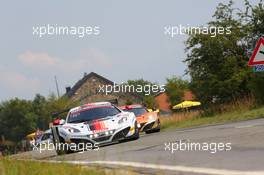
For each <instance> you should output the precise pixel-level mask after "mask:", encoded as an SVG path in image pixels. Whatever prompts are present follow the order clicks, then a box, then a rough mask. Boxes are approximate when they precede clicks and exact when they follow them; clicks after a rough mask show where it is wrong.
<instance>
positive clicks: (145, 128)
mask: <svg viewBox="0 0 264 175" xmlns="http://www.w3.org/2000/svg"><path fill="white" fill-rule="evenodd" d="M119 108H120V109H122V110H123V111H127V112H133V113H134V114H135V115H136V118H137V123H138V127H139V129H140V131H142V132H145V133H146V134H149V133H153V132H159V131H160V119H159V116H158V113H157V112H156V111H151V112H149V111H148V110H147V109H146V108H145V107H144V106H143V105H140V104H134V105H126V106H121V107H119Z"/></svg>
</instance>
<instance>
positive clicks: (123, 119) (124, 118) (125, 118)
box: [118, 117, 127, 124]
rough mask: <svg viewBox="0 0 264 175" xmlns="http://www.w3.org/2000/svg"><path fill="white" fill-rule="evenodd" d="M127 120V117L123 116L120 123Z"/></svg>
mask: <svg viewBox="0 0 264 175" xmlns="http://www.w3.org/2000/svg"><path fill="white" fill-rule="evenodd" d="M126 121H127V117H123V118H121V119H120V120H119V121H118V124H122V123H124V122H126Z"/></svg>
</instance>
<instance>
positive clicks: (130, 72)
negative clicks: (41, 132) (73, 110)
mask: <svg viewBox="0 0 264 175" xmlns="http://www.w3.org/2000/svg"><path fill="white" fill-rule="evenodd" d="M220 2H223V3H227V2H228V0H214V1H212V0H203V1H197V0H184V1H181V0H177V1H176V0H156V1H153V0H144V1H142V0H133V1H132V0H130V1H123V0H105V1H102V0H97V1H91V0H83V1H67V2H66V1H52V0H47V1H39V2H37V1H34V0H29V1H12V0H11V1H5V2H2V3H1V7H0V21H1V27H0V38H1V41H0V101H5V100H8V99H11V98H15V97H18V98H23V99H33V98H34V96H35V94H36V93H40V94H42V95H44V96H47V95H49V94H51V93H53V92H56V86H55V81H54V76H55V75H56V77H57V79H58V85H59V90H60V93H61V94H63V93H65V87H66V86H73V85H74V84H75V83H76V82H77V81H78V80H79V79H81V78H82V77H83V75H84V72H87V73H89V72H92V71H93V72H96V73H98V74H100V75H102V76H104V77H106V78H108V79H110V80H111V81H114V82H116V83H122V82H126V81H127V80H128V79H140V78H143V79H145V80H149V81H152V82H156V83H159V84H164V83H166V78H169V77H172V76H174V75H175V76H180V77H183V78H185V79H188V76H187V75H185V70H186V64H185V63H183V60H184V59H185V58H186V53H185V52H184V48H185V45H184V41H185V40H186V38H187V37H186V36H184V35H177V36H175V37H173V38H171V37H169V36H167V35H165V34H164V27H165V26H179V25H183V26H201V25H205V24H206V23H207V22H209V21H210V20H211V19H212V15H213V13H214V11H215V9H216V6H217V5H218V3H220ZM252 3H253V4H254V3H256V1H255V0H254V1H253V0H252ZM235 4H236V6H237V7H242V5H243V1H242V0H238V1H236V3H235ZM48 24H49V25H53V26H75V27H78V26H92V27H94V26H99V28H100V34H98V35H89V36H85V37H83V38H79V37H76V36H70V35H67V36H66V35H63V36H62V35H49V36H48V35H47V36H43V37H41V38H40V37H38V36H37V35H34V34H33V28H36V27H38V26H47V25H48Z"/></svg>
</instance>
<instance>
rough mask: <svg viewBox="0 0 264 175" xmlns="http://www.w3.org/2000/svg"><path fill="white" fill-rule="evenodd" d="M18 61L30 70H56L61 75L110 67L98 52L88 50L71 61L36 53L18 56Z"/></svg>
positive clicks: (103, 55)
mask: <svg viewBox="0 0 264 175" xmlns="http://www.w3.org/2000/svg"><path fill="white" fill-rule="evenodd" d="M18 60H19V61H20V62H21V63H23V64H24V65H26V66H29V67H31V68H32V69H38V71H39V68H41V70H44V71H47V70H56V71H62V72H63V73H67V72H68V73H71V72H72V71H81V70H84V69H88V68H99V69H100V68H107V67H111V66H112V64H111V61H110V60H109V58H108V57H107V56H106V55H105V54H104V53H103V52H101V51H100V50H98V49H95V48H90V49H86V50H83V51H81V53H80V55H79V56H77V57H76V58H72V59H62V58H58V57H55V56H51V55H49V54H48V53H38V52H33V51H26V52H24V53H21V54H20V55H18Z"/></svg>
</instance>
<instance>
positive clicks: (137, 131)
mask: <svg viewBox="0 0 264 175" xmlns="http://www.w3.org/2000/svg"><path fill="white" fill-rule="evenodd" d="M139 137H140V136H139V128H138V126H137V122H135V133H134V135H132V136H131V137H130V138H129V140H137V139H139Z"/></svg>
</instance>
